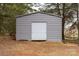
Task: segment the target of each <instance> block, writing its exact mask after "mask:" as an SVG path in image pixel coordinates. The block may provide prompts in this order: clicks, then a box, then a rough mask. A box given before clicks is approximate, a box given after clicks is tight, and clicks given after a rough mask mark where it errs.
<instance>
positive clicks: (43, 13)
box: [16, 12, 62, 18]
mask: <svg viewBox="0 0 79 59" xmlns="http://www.w3.org/2000/svg"><path fill="white" fill-rule="evenodd" d="M37 13H41V14H46V15H49V16H55V17H59V18H62V17H60V16H57V15H52V14H51V13H46V12H34V13H29V14H24V15H18V16H16V18H20V17H24V16H29V15H32V14H37Z"/></svg>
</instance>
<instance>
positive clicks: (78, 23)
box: [77, 4, 79, 40]
mask: <svg viewBox="0 0 79 59" xmlns="http://www.w3.org/2000/svg"><path fill="white" fill-rule="evenodd" d="M78 7H79V6H78V4H77V29H78V40H79V17H78V16H79V15H78Z"/></svg>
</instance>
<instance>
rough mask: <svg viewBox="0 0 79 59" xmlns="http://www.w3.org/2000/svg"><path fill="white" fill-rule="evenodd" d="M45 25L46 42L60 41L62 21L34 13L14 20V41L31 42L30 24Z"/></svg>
mask: <svg viewBox="0 0 79 59" xmlns="http://www.w3.org/2000/svg"><path fill="white" fill-rule="evenodd" d="M34 22H37V23H39V22H41V23H42V22H43V23H47V40H48V41H61V40H62V19H61V18H59V17H56V16H50V15H46V14H41V13H36V14H32V15H28V16H23V17H19V18H16V40H31V36H32V35H31V31H32V30H31V24H32V23H34Z"/></svg>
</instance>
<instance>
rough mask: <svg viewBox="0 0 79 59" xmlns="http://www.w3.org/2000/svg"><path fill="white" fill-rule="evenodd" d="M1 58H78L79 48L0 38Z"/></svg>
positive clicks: (61, 44)
mask: <svg viewBox="0 0 79 59" xmlns="http://www.w3.org/2000/svg"><path fill="white" fill-rule="evenodd" d="M0 55H1V56H61V55H62V56H64V55H66V56H78V55H79V46H78V45H77V44H71V43H66V44H63V43H57V42H47V41H43V42H29V41H16V40H12V39H11V38H10V37H0Z"/></svg>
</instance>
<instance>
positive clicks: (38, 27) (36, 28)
mask: <svg viewBox="0 0 79 59" xmlns="http://www.w3.org/2000/svg"><path fill="white" fill-rule="evenodd" d="M32 40H46V23H32Z"/></svg>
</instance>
